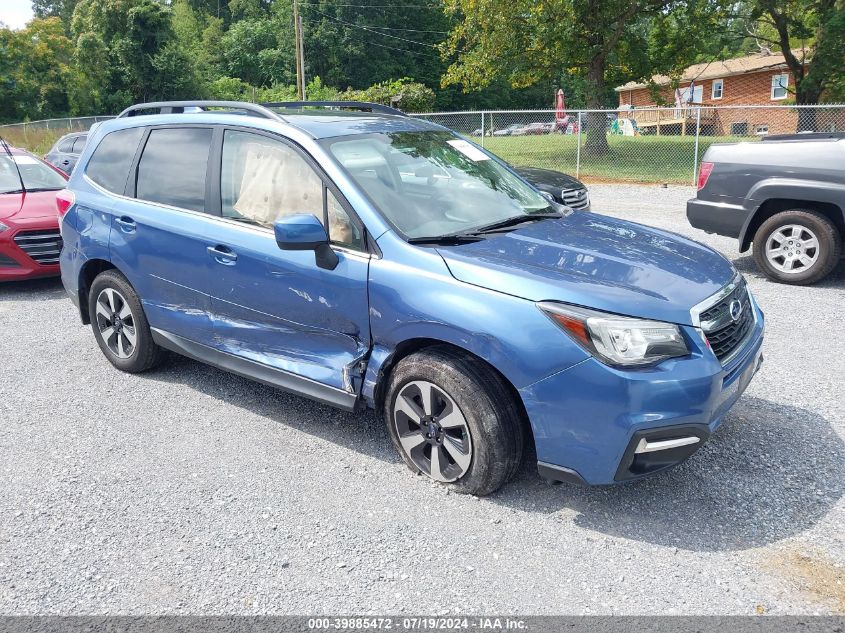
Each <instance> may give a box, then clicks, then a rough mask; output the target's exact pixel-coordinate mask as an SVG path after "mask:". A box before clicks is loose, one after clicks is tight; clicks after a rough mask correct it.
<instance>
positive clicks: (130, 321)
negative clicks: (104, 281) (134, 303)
mask: <svg viewBox="0 0 845 633" xmlns="http://www.w3.org/2000/svg"><path fill="white" fill-rule="evenodd" d="M96 306H97V311H96V315H95V318H96V320H97V329H98V330H99V332H100V336H101V337H102V339H103V342H104V343H105V344H106V347H107V348H108V349H109V351H110V352H111V353H112V354H114V355H115V356H117V357H118V358H120V359H127V358H129V357H130V356H132V354H133V353H135V346H136V345H137V344H138V333H137V330H136V329H135V328H136V325H135V316H134V315H133V314H132V308H130V307H129V303H128V302H127V301H126V297H124V296H123V295H122V294H120V293H119V292H118V291H117V290H115V289H114V288H104V289H103V290H102V291H101V292H100V294H99V296H98V297H97V303H96Z"/></svg>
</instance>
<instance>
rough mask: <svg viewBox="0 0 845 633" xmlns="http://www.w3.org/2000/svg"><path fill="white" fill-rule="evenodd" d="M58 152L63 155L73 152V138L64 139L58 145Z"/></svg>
mask: <svg viewBox="0 0 845 633" xmlns="http://www.w3.org/2000/svg"><path fill="white" fill-rule="evenodd" d="M58 150H59V151H60V152H63V153H65V154H69V153H70V152H72V151H73V137H70V138H66V139H65V140H63V141H62V142H61V143H59V147H58Z"/></svg>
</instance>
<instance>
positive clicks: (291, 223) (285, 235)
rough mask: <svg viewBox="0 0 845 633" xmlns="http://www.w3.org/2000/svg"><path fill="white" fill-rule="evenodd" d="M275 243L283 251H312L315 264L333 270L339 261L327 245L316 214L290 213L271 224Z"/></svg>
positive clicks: (324, 233)
mask: <svg viewBox="0 0 845 633" xmlns="http://www.w3.org/2000/svg"><path fill="white" fill-rule="evenodd" d="M273 232H274V233H275V235H276V244H278V245H279V248H280V249H282V250H283V251H314V254H315V256H316V260H317V266H319V267H320V268H325V269H326V270H334V269H335V268H337V264H338V262H339V261H340V260H339V259H338V256H337V253H335V252H334V251H333V250H332V249H331V246H329V236H328V234H327V233H326V227H324V226H323V223H322V222H320V220H318V219H317V216H315V215H311V214H308V213H301V214H298V215H291V216H288V217H286V218H282V219H281V220H277V221H276V223H275V224H274V225H273Z"/></svg>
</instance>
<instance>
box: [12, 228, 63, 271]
mask: <svg viewBox="0 0 845 633" xmlns="http://www.w3.org/2000/svg"><path fill="white" fill-rule="evenodd" d="M15 244H17V245H18V247H19V248H20V249H21V250H22V251H23V252H24V253H26V254H27V255H29V256H30V257H31V258H32V259H33V260H34V261H35V262H36V263H38V264H41V265H42V266H50V265H52V264H58V263H59V253H61V252H62V235H61V233H59V231H58V229H44V230H40V231H21V232H20V233H18V234H17V235H15Z"/></svg>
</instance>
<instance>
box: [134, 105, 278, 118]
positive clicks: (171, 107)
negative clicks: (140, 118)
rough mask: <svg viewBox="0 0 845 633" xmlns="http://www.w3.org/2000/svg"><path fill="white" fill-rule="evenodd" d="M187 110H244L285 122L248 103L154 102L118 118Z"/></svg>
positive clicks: (176, 112)
mask: <svg viewBox="0 0 845 633" xmlns="http://www.w3.org/2000/svg"><path fill="white" fill-rule="evenodd" d="M185 108H200V109H201V110H205V109H207V108H229V109H230V110H242V111H243V112H244V114H253V115H256V116H260V117H263V118H265V119H273V120H275V121H284V119H283V118H282V117H281V116H279V115H278V114H277V113H275V112H273V111H272V110H268V109H267V108H265V107H263V106H261V105H258V104H256V103H249V102H246V101H153V102H150V103H136V104H135V105H132V106H129V107H128V108H126V109H125V110H124V111H123V112H121V113H120V114H118V115H117V118H118V119H120V118H123V117H129V116H136V115H138V114H139V113H141V112H143V111H144V110H158V114H180V113H183V112H184V111H185Z"/></svg>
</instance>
